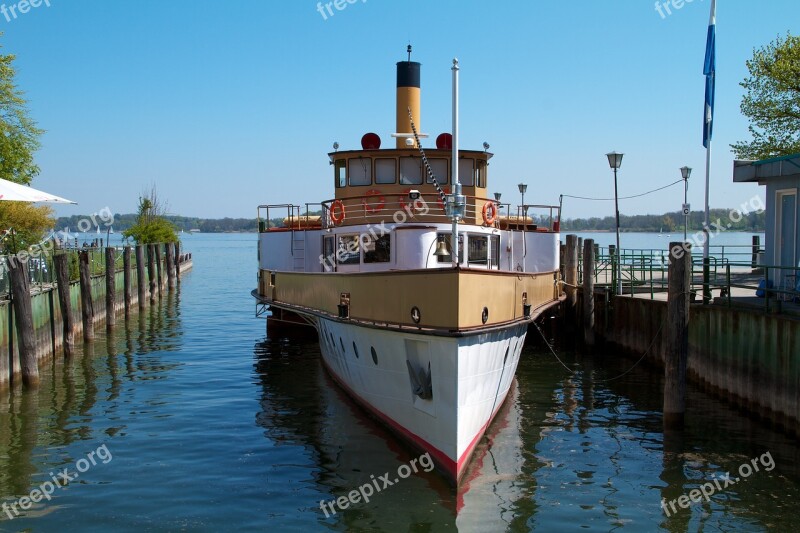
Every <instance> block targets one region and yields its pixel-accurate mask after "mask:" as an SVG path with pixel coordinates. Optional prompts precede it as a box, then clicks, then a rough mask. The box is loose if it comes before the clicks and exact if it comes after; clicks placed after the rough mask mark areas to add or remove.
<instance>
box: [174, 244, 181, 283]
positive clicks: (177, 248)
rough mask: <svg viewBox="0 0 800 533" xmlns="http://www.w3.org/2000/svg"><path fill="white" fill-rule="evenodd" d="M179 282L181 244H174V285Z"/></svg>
mask: <svg viewBox="0 0 800 533" xmlns="http://www.w3.org/2000/svg"><path fill="white" fill-rule="evenodd" d="M180 282H181V243H180V242H176V243H175V283H177V284H180Z"/></svg>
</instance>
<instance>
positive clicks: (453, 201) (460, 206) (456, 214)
mask: <svg viewBox="0 0 800 533" xmlns="http://www.w3.org/2000/svg"><path fill="white" fill-rule="evenodd" d="M452 71H453V163H452V165H451V169H450V171H451V173H452V177H451V181H450V183H452V184H453V194H451V195H450V198H449V199H448V202H447V205H448V207H449V208H450V209H449V211H450V213H449V215H450V219H451V220H452V221H453V233H452V236H451V237H450V239H451V241H450V242H451V243H452V245H451V247H450V248H451V250H452V252H453V266H454V267H456V268H458V221H459V220H461V219H462V218H463V217H464V208H465V206H466V200H465V198H464V196H463V195H462V194H461V183H460V182H459V181H458V71H459V67H458V58H454V59H453V68H452Z"/></svg>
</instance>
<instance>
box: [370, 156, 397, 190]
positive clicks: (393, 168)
mask: <svg viewBox="0 0 800 533" xmlns="http://www.w3.org/2000/svg"><path fill="white" fill-rule="evenodd" d="M375 183H380V184H385V183H397V160H396V159H388V158H380V159H376V160H375Z"/></svg>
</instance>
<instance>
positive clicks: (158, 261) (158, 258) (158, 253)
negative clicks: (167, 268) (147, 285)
mask: <svg viewBox="0 0 800 533" xmlns="http://www.w3.org/2000/svg"><path fill="white" fill-rule="evenodd" d="M153 249H154V250H155V252H156V273H157V274H156V278H157V279H158V297H159V299H160V298H161V287H162V286H163V285H164V282H163V278H162V277H161V245H160V244H154V245H153Z"/></svg>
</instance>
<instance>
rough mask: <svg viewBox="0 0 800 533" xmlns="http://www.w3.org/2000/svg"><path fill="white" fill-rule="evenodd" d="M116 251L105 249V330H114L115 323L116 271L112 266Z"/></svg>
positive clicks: (111, 248) (109, 248) (110, 248)
mask: <svg viewBox="0 0 800 533" xmlns="http://www.w3.org/2000/svg"><path fill="white" fill-rule="evenodd" d="M115 252H116V250H115V249H114V248H113V247H112V246H109V247H107V248H106V330H111V329H114V325H116V323H117V313H116V312H115V311H116V306H117V269H116V267H115V265H114V255H115Z"/></svg>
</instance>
